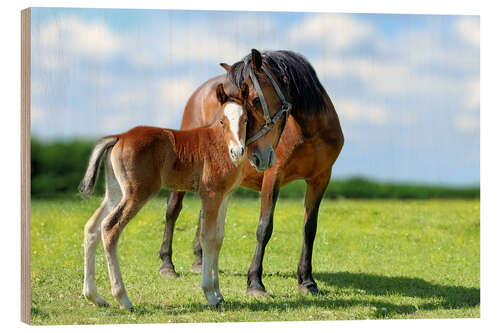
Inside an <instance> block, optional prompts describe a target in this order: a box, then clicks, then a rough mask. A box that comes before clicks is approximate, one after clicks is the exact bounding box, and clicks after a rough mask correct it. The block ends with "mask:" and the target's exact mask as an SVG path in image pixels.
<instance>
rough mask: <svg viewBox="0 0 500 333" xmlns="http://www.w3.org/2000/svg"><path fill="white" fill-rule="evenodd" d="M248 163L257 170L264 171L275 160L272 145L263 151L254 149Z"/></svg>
mask: <svg viewBox="0 0 500 333" xmlns="http://www.w3.org/2000/svg"><path fill="white" fill-rule="evenodd" d="M249 159H250V163H251V164H252V165H253V167H254V168H255V169H256V170H257V171H261V172H262V171H265V170H267V169H269V168H270V167H272V166H273V164H274V162H276V154H275V153H274V149H273V148H272V147H267V149H266V150H265V151H264V152H260V151H254V152H253V153H252V154H251V155H250V157H249Z"/></svg>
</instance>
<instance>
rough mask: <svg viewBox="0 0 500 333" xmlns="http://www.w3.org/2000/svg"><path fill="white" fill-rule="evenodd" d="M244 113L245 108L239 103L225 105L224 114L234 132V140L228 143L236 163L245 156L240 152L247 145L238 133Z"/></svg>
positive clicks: (230, 154) (231, 155)
mask: <svg viewBox="0 0 500 333" xmlns="http://www.w3.org/2000/svg"><path fill="white" fill-rule="evenodd" d="M242 114H243V108H242V107H241V105H238V104H236V103H227V105H226V106H225V107H224V115H225V116H226V118H227V120H228V122H229V130H230V131H231V134H232V140H230V142H229V144H228V148H229V156H230V157H231V159H232V160H233V162H234V163H235V164H238V163H239V162H241V159H242V158H243V156H242V154H241V153H240V152H242V150H243V149H244V147H245V145H244V144H243V142H241V141H240V138H239V135H238V132H239V130H240V118H241V116H242Z"/></svg>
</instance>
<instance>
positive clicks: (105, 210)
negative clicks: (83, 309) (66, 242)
mask: <svg viewBox="0 0 500 333" xmlns="http://www.w3.org/2000/svg"><path fill="white" fill-rule="evenodd" d="M105 175H106V196H105V197H104V200H103V201H102V203H101V206H100V207H99V208H98V209H97V210H96V211H95V213H94V214H93V215H92V217H91V218H90V219H89V220H88V222H87V223H86V224H85V231H84V241H83V244H84V253H85V256H84V279H83V295H84V296H85V298H87V299H88V300H89V301H91V302H92V303H94V304H96V305H100V306H109V304H108V303H107V302H106V301H105V300H104V299H103V298H102V297H101V296H99V294H98V293H97V289H96V286H95V257H96V250H97V246H98V245H99V242H100V241H101V237H100V231H101V223H102V221H103V220H104V218H105V217H106V216H107V215H108V214H109V212H111V210H112V209H113V208H114V206H116V204H117V203H118V202H119V201H120V199H121V196H122V194H121V190H120V187H119V185H118V182H117V180H116V178H115V175H114V172H113V169H112V166H111V162H110V160H109V155H108V157H107V159H106V173H105Z"/></svg>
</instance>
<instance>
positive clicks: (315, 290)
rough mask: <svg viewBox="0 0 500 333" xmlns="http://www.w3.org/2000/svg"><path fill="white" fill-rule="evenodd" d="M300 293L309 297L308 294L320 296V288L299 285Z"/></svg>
mask: <svg viewBox="0 0 500 333" xmlns="http://www.w3.org/2000/svg"><path fill="white" fill-rule="evenodd" d="M299 291H300V292H301V293H302V294H304V295H307V294H311V295H318V294H319V290H318V287H317V286H316V285H314V284H311V285H306V286H304V285H302V284H299Z"/></svg>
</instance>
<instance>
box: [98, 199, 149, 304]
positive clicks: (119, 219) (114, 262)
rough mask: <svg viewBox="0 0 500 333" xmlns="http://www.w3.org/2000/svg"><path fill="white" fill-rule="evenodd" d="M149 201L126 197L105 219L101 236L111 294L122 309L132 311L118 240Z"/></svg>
mask: <svg viewBox="0 0 500 333" xmlns="http://www.w3.org/2000/svg"><path fill="white" fill-rule="evenodd" d="M147 197H149V196H146V198H147ZM146 201H147V200H145V199H142V200H141V199H140V198H137V197H134V196H133V195H128V196H125V197H124V198H123V199H122V200H121V201H120V203H119V204H118V205H117V206H116V207H115V208H114V209H113V211H112V212H111V213H110V214H109V215H108V216H107V217H106V218H105V219H104V221H103V222H102V227H101V236H102V240H103V245H104V252H105V254H106V259H107V262H108V271H109V279H110V281H111V294H113V296H114V297H115V299H116V300H117V302H118V303H119V304H120V308H121V309H128V310H132V303H131V302H130V300H129V298H128V296H127V291H126V290H125V285H124V283H123V279H122V275H121V272H120V264H119V262H118V247H117V246H118V238H119V237H120V234H121V232H122V230H123V229H124V228H125V226H126V225H127V223H128V222H129V221H130V220H131V219H132V218H133V217H134V216H135V215H136V214H137V212H138V211H139V210H140V208H141V207H142V206H143V205H144V203H145V202H146Z"/></svg>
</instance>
